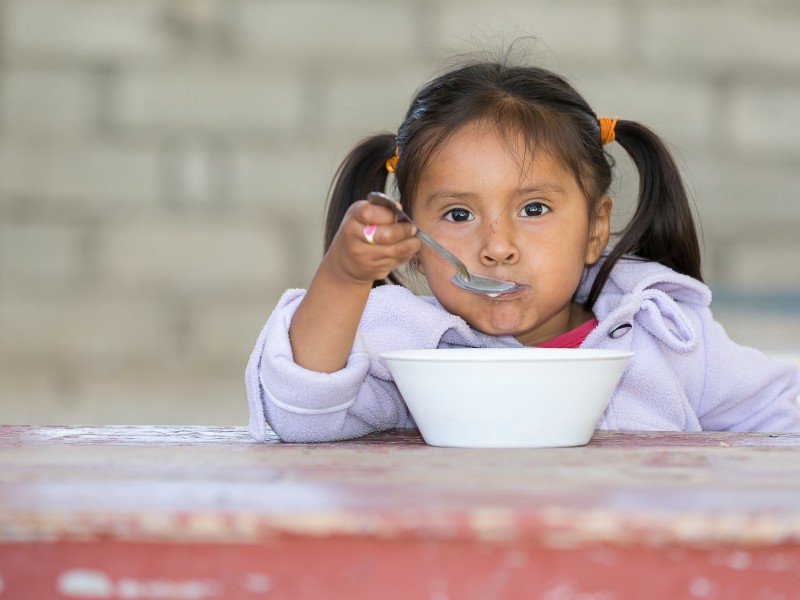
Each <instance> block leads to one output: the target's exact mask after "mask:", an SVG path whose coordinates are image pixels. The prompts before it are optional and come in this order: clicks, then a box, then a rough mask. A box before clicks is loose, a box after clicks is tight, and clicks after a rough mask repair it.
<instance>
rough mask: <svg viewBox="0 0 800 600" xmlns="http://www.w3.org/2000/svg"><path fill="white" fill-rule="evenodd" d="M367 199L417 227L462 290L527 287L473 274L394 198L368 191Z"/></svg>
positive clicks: (489, 292)
mask: <svg viewBox="0 0 800 600" xmlns="http://www.w3.org/2000/svg"><path fill="white" fill-rule="evenodd" d="M367 201H369V202H371V203H372V204H375V205H377V206H383V207H385V208H388V209H390V210H392V211H394V213H395V215H397V220H398V221H407V222H409V223H411V224H412V225H414V226H415V227H416V228H417V235H418V236H419V238H420V239H421V240H422V241H423V242H425V243H426V244H428V246H430V247H431V248H433V249H434V250H436V251H437V252H438V253H439V254H441V255H442V256H443V257H445V258H446V259H447V260H448V261H449V262H450V263H451V264H452V265H453V266H454V267H455V268H456V274H455V275H453V277H452V278H451V279H450V281H452V282H453V283H454V284H455V285H456V286H457V287H460V288H461V289H462V290H466V291H468V292H473V293H476V294H486V295H487V296H491V297H495V296H499V295H501V294H508V293H511V292H516V291H518V290H522V289H524V288H525V287H527V286H521V285H516V284H514V283H509V282H508V281H502V280H500V279H495V278H494V277H485V276H483V275H475V274H473V273H470V272H469V271H468V270H467V267H466V266H465V265H464V263H463V262H461V261H460V260H459V259H458V257H456V256H455V255H454V254H453V253H452V252H450V251H449V250H448V249H447V248H445V247H444V246H442V245H441V244H439V243H438V242H436V241H435V240H434V239H432V238H431V237H430V236H429V235H428V234H426V233H425V232H424V231H422V229H420V228H419V225H417V224H416V223H414V221H413V220H412V219H411V217H409V216H408V215H407V214H406V213H405V211H404V210H403V209H402V208H401V207H400V204H399V203H398V202H396V201H395V200H392V199H391V198H390V197H389V196H387V195H386V194H382V193H381V192H370V193H369V194H367Z"/></svg>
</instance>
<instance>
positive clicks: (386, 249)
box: [323, 200, 420, 286]
mask: <svg viewBox="0 0 800 600" xmlns="http://www.w3.org/2000/svg"><path fill="white" fill-rule="evenodd" d="M373 226H375V227H373ZM416 233H417V228H416V227H414V226H413V225H411V223H396V222H395V215H394V213H393V212H392V211H391V210H389V209H388V208H384V207H382V206H376V205H374V204H372V203H370V202H367V201H366V200H359V201H358V202H354V203H353V204H352V205H351V206H350V208H349V209H348V210H347V213H345V215H344V218H343V219H342V224H341V225H340V226H339V231H338V232H337V233H336V236H335V237H334V238H333V242H332V243H331V246H330V248H329V249H328V252H327V254H326V255H325V258H324V259H323V264H325V265H326V266H327V267H328V268H329V269H332V270H334V271H335V272H336V273H337V274H338V275H339V276H340V277H343V278H346V279H348V280H350V281H351V282H353V283H356V284H369V285H370V286H372V282H373V281H375V280H376V279H383V278H385V277H386V276H387V275H389V273H390V272H391V271H393V270H394V269H397V268H398V267H400V266H401V265H403V264H404V263H406V262H407V261H408V260H410V259H411V257H412V256H414V254H416V253H417V252H418V251H419V248H420V239H419V238H418V237H416ZM370 240H372V243H370Z"/></svg>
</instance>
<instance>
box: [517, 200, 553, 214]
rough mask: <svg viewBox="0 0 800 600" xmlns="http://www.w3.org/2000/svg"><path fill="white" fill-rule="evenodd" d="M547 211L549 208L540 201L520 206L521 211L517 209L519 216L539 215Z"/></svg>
mask: <svg viewBox="0 0 800 600" xmlns="http://www.w3.org/2000/svg"><path fill="white" fill-rule="evenodd" d="M549 212H550V209H549V208H548V207H547V206H545V205H544V204H542V203H541V202H529V203H528V204H526V205H525V206H524V207H523V208H522V210H521V211H519V216H521V217H541V216H542V215H544V214H547V213H549Z"/></svg>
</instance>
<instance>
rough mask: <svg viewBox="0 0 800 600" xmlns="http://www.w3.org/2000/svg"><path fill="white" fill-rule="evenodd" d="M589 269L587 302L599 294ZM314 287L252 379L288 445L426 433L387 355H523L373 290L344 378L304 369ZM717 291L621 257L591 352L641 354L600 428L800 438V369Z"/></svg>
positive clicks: (423, 307) (264, 411)
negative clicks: (305, 326) (298, 350)
mask: <svg viewBox="0 0 800 600" xmlns="http://www.w3.org/2000/svg"><path fill="white" fill-rule="evenodd" d="M597 268H598V265H595V266H594V267H592V268H590V269H587V272H586V274H585V277H584V281H583V282H582V284H581V286H580V289H579V290H578V292H577V294H576V300H577V301H582V300H585V298H586V297H587V295H588V292H589V289H590V288H591V284H592V281H593V280H594V277H595V276H596V274H597ZM304 294H305V291H304V290H297V289H294V290H288V291H286V292H285V293H284V294H283V296H282V298H281V299H280V301H279V303H278V306H277V307H276V308H275V310H274V311H273V313H272V315H271V316H270V318H269V320H268V321H267V323H266V325H265V326H264V329H263V330H262V332H261V334H260V335H259V337H258V341H257V342H256V346H255V349H254V350H253V353H252V355H251V357H250V361H249V363H248V365H247V369H246V371H245V382H246V387H247V396H248V402H249V409H250V423H249V430H250V433H251V434H252V436H253V437H254V438H255V439H256V440H259V441H263V440H264V439H265V437H266V431H267V429H266V427H267V424H269V426H270V427H271V428H272V429H273V430H274V431H275V433H277V434H278V436H279V437H280V438H281V439H282V440H284V441H287V442H321V441H330V440H341V439H347V438H352V437H357V436H361V435H365V434H368V433H372V432H376V431H382V430H386V429H392V428H408V427H414V421H413V418H412V417H411V415H410V414H409V412H408V409H407V408H406V405H405V403H404V402H403V400H402V398H401V397H400V394H399V392H398V390H397V387H396V386H395V384H394V381H393V380H392V376H391V374H390V373H389V371H388V369H387V367H386V364H385V363H384V361H383V360H382V359H380V357H379V356H378V355H379V353H381V352H384V351H388V350H399V349H405V348H453V347H475V348H488V347H518V346H520V345H521V344H520V343H519V342H517V341H516V340H515V339H514V338H511V337H494V336H490V335H486V334H484V333H481V332H479V331H475V330H474V329H472V328H470V327H469V326H468V325H467V324H466V322H465V321H464V320H463V319H461V318H460V317H457V316H455V315H452V314H450V313H449V312H447V311H446V310H445V309H444V308H443V307H442V306H441V305H440V304H439V303H438V302H437V301H436V300H435V299H434V298H432V297H422V296H415V295H413V294H412V293H411V292H409V291H408V290H406V289H405V288H403V287H399V286H382V287H378V288H376V289H374V290H372V292H371V294H370V298H369V301H368V303H367V306H366V309H365V311H364V314H363V316H362V319H361V323H360V326H359V331H358V334H357V336H356V340H355V343H354V345H353V349H352V351H351V353H350V357H349V359H348V362H347V365H346V366H345V367H344V368H343V369H342V370H340V371H337V372H335V373H319V372H315V371H309V370H307V369H304V368H302V367H300V366H298V365H297V364H295V363H294V361H293V359H292V349H291V346H290V344H289V335H288V332H289V325H290V323H291V320H292V316H293V315H294V312H295V310H296V309H297V306H298V304H299V303H300V300H301V299H302V298H303V295H304ZM710 301H711V292H710V291H709V289H708V288H707V287H706V286H705V285H703V284H702V283H700V282H698V281H697V280H695V279H692V278H690V277H687V276H685V275H680V274H678V273H676V272H674V271H672V270H670V269H668V268H667V267H664V266H662V265H660V264H657V263H652V262H643V261H639V260H629V259H626V260H621V261H620V262H619V263H618V264H617V265H616V266H615V268H614V269H613V271H612V273H611V277H610V278H609V280H608V282H607V283H606V285H605V287H604V289H603V291H602V293H601V294H600V297H599V298H598V300H597V302H596V303H595V306H594V313H595V316H596V317H597V320H598V321H599V325H598V326H597V327H596V328H595V329H594V330H593V331H592V332H591V333H590V334H589V336H588V337H587V338H586V340H585V341H584V342H583V344H582V346H581V347H583V348H608V349H619V350H632V351H633V352H634V353H635V354H634V356H633V357H632V358H631V359H630V361H629V363H628V366H627V368H626V370H625V372H624V373H623V375H622V378H621V380H620V382H619V385H618V386H617V388H616V390H615V391H614V394H613V395H612V397H611V400H610V402H609V404H608V406H607V408H606V411H605V413H604V415H603V417H602V419H601V420H600V423H599V424H598V429H612V430H629V431H635V430H638V431H701V430H712V431H779V432H800V405H799V404H798V395H799V394H800V371H798V369H797V367H796V366H794V365H793V364H791V363H788V362H787V363H780V362H775V361H773V360H771V359H769V358H768V357H766V356H765V355H764V354H762V353H761V352H759V351H758V350H755V349H752V348H747V347H744V346H740V345H737V344H735V343H734V342H732V341H731V340H730V339H729V338H728V337H727V335H726V334H725V331H724V330H723V328H722V327H721V326H720V325H719V324H718V323H716V322H715V321H714V319H713V318H712V315H711V311H710V310H709V303H710Z"/></svg>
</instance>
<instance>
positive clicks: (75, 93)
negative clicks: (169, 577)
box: [0, 0, 800, 424]
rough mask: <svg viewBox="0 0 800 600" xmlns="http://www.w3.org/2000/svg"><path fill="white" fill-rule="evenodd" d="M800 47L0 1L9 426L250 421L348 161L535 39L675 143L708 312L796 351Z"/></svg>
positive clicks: (171, 5)
mask: <svg viewBox="0 0 800 600" xmlns="http://www.w3.org/2000/svg"><path fill="white" fill-rule="evenodd" d="M799 31H800V3H797V2H796V1H794V0H784V1H778V0H773V1H767V0H765V1H762V2H752V1H744V0H740V1H735V0H727V1H721V0H718V1H715V0H708V1H706V2H703V3H697V2H690V1H688V0H685V1H673V0H616V1H613V0H612V1H606V2H598V1H594V0H561V1H558V0H549V1H544V0H538V1H533V0H529V1H525V2H522V1H518V2H517V1H508V0H496V1H494V2H491V3H487V2H484V1H480V2H478V1H472V0H469V1H456V0H428V1H425V0H417V1H410V2H398V1H396V0H394V1H391V2H390V1H385V0H336V1H333V0H316V1H308V0H263V1H257V0H135V1H132V0H0V422H6V423H9V422H10V423H14V422H31V423H207V424H217V423H218V424H244V423H245V419H246V410H245V400H244V391H243V384H242V372H243V369H244V364H245V362H246V359H247V357H248V355H249V352H250V349H251V347H252V344H253V342H254V339H255V336H256V335H257V333H258V330H259V328H260V326H261V324H262V322H263V321H264V320H265V319H266V317H267V316H268V314H269V312H270V310H271V308H272V306H273V305H274V303H275V302H276V300H277V298H278V296H279V294H280V293H281V292H282V291H283V290H284V289H285V288H287V287H292V286H304V285H306V283H307V282H308V280H309V278H310V276H311V274H312V272H313V270H314V268H315V266H316V263H317V261H318V259H319V257H320V251H321V250H320V248H321V244H320V238H321V231H322V225H321V223H322V211H323V204H324V199H325V195H326V192H327V187H328V184H329V183H330V178H331V176H332V174H333V172H334V170H335V168H336V166H337V164H338V161H339V160H341V158H342V157H343V155H344V153H345V152H346V151H347V149H348V148H349V147H350V146H351V145H352V144H353V143H354V142H355V141H356V140H357V139H358V138H360V137H362V136H363V135H366V134H369V133H372V132H375V131H379V130H384V129H388V130H393V129H395V128H396V126H397V124H398V123H399V121H400V119H401V118H402V115H403V113H404V111H405V108H406V106H407V103H408V100H409V98H410V96H411V94H412V93H413V91H414V89H415V88H416V87H418V86H419V85H420V84H421V83H422V82H423V81H424V80H425V79H427V78H428V77H429V76H430V75H432V74H433V73H435V72H436V71H437V69H439V68H440V67H441V66H442V61H443V60H444V59H446V58H447V57H449V56H451V55H452V54H453V53H454V52H463V51H470V50H475V49H490V50H491V49H495V48H497V47H499V46H502V43H503V42H508V41H510V40H512V39H514V38H515V37H518V36H523V35H532V36H536V37H537V38H538V39H539V41H538V43H535V44H531V45H530V49H531V54H530V57H531V59H532V60H533V61H535V62H537V63H539V64H543V65H546V66H550V67H552V68H554V69H556V70H558V71H561V72H563V73H564V74H566V75H568V76H569V77H571V78H572V79H573V81H574V82H575V83H576V85H577V86H578V88H579V89H581V90H582V91H583V92H584V93H585V94H586V96H587V97H588V98H589V99H590V101H591V102H592V103H593V105H594V106H595V108H596V109H597V111H598V112H600V113H604V114H609V115H614V114H619V115H622V116H624V117H625V118H631V119H639V120H641V121H643V122H645V123H647V124H649V125H650V126H652V127H653V128H655V129H656V130H657V131H659V132H661V133H662V134H663V135H664V136H665V137H666V138H667V139H668V140H669V142H670V143H671V144H672V146H673V147H674V148H675V149H676V152H677V153H678V158H679V161H680V162H681V165H682V166H683V168H684V169H685V171H686V173H687V176H688V178H689V182H690V187H691V189H692V191H693V195H694V197H695V198H696V202H697V207H698V212H699V213H700V215H701V218H702V219H703V237H704V245H705V252H706V261H707V262H706V273H707V278H708V279H709V281H710V282H711V283H712V285H713V286H714V289H715V291H717V290H718V291H719V293H718V297H719V299H720V302H719V306H718V308H717V311H716V312H717V314H718V315H719V318H720V319H721V320H722V321H723V322H724V323H725V324H726V325H727V326H728V328H729V330H730V331H731V332H732V334H733V335H734V336H736V337H738V338H740V339H742V341H743V342H747V343H753V344H761V345H763V346H765V347H770V348H778V347H782V348H798V347H800V301H799V300H798V298H800V269H798V267H797V262H798V258H800V252H799V251H798V250H800V236H798V235H797V231H796V230H797V226H798V224H800V119H798V118H797V113H798V107H800V36H798V35H797V33H798V32H799ZM620 182H621V183H620V184H619V186H618V188H617V191H618V194H619V198H620V199H619V202H618V205H619V206H618V209H617V218H618V219H620V220H623V219H624V218H625V215H626V213H627V211H628V209H629V208H630V203H629V202H626V200H625V199H626V198H629V197H630V195H631V193H632V192H631V190H632V188H633V187H634V186H635V177H634V176H633V175H631V173H630V170H629V167H628V165H627V164H626V162H625V160H624V159H620Z"/></svg>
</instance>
